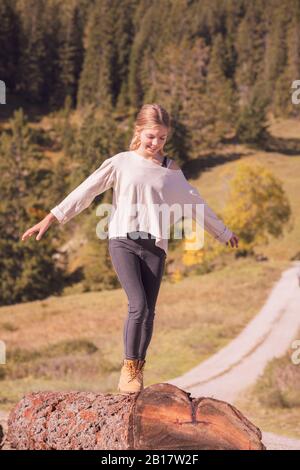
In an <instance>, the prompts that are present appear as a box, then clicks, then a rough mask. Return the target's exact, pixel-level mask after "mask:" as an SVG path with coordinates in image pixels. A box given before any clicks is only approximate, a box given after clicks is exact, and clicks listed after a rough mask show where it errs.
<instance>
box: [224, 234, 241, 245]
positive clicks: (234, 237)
mask: <svg viewBox="0 0 300 470" xmlns="http://www.w3.org/2000/svg"><path fill="white" fill-rule="evenodd" d="M229 242H230V245H231V246H232V247H234V246H236V247H238V244H239V237H238V236H237V235H236V234H235V233H234V232H232V237H231V238H230V239H229ZM229 242H226V245H228V243H229Z"/></svg>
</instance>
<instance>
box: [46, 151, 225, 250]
mask: <svg viewBox="0 0 300 470" xmlns="http://www.w3.org/2000/svg"><path fill="white" fill-rule="evenodd" d="M109 188H113V201H112V210H111V213H110V214H109V217H108V238H113V237H118V236H124V237H126V234H127V233H128V232H132V231H137V230H138V231H143V232H148V233H151V234H152V235H154V237H155V244H156V245H157V246H159V247H160V248H162V249H163V250H164V251H165V252H166V254H167V253H168V239H169V233H170V232H169V229H170V227H171V226H172V225H173V224H176V223H177V222H178V220H181V219H182V218H183V219H184V218H185V217H188V218H190V220H192V219H193V220H195V221H196V222H197V223H198V224H199V225H200V226H201V227H202V228H203V229H204V230H206V231H207V232H208V233H209V234H210V235H212V236H213V237H214V238H215V239H217V240H218V241H219V242H221V243H226V242H227V241H229V239H230V238H231V236H232V232H231V231H230V230H229V228H228V227H226V226H225V225H224V223H223V222H222V220H220V219H219V218H218V217H217V215H216V214H215V213H214V211H213V210H212V209H211V208H210V207H209V206H208V205H207V203H206V202H205V200H204V199H203V198H202V197H201V195H200V193H199V191H198V190H197V189H196V188H195V187H193V186H192V185H191V184H190V183H189V182H188V181H187V179H186V178H185V176H184V174H183V172H182V170H180V169H179V170H173V169H171V168H168V167H164V166H161V165H159V164H158V163H155V162H154V161H152V160H149V159H147V158H145V157H142V156H141V155H139V154H138V153H137V152H135V151H125V152H121V153H118V154H116V155H114V156H113V157H110V158H107V159H106V160H104V162H103V163H102V164H101V165H100V167H99V168H97V169H96V170H95V171H94V172H93V173H92V174H91V175H90V176H89V177H88V178H86V179H85V180H84V181H83V182H82V183H81V184H80V185H79V186H77V188H75V189H74V190H73V191H72V192H71V193H70V194H69V195H68V196H67V197H66V198H65V199H63V200H62V201H61V202H60V203H59V204H58V205H57V206H55V207H54V208H53V209H51V213H52V214H53V215H54V216H55V217H56V218H57V220H58V221H59V223H61V224H65V223H67V222H68V221H69V220H70V219H71V218H72V217H74V216H75V215H77V214H79V213H80V212H81V211H83V210H84V209H85V208H87V207H88V206H89V205H90V204H91V202H92V201H93V200H94V198H95V197H96V196H97V195H99V194H101V193H103V192H104V191H106V190H107V189H109ZM197 205H202V206H200V207H201V208H202V211H201V210H200V211H199V210H198V209H196V206H197ZM174 207H176V208H178V207H179V208H180V209H181V211H180V210H179V211H176V210H174V211H173V210H169V209H170V208H171V209H172V208H174ZM187 207H188V211H186V210H185V209H186V208H187ZM163 210H166V211H165V212H164V214H165V215H166V214H167V213H168V214H169V217H163V216H162V211H163ZM189 211H190V212H189ZM163 220H164V222H163Z"/></svg>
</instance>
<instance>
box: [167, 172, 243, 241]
mask: <svg viewBox="0 0 300 470" xmlns="http://www.w3.org/2000/svg"><path fill="white" fill-rule="evenodd" d="M177 168H179V167H177ZM181 176H182V178H181V183H182V185H181V186H180V189H181V191H180V201H181V203H182V204H191V206H190V208H191V217H192V218H193V219H194V220H195V221H196V222H197V223H198V224H199V225H200V226H201V227H203V229H204V230H206V231H207V232H208V233H209V234H210V235H212V236H213V237H214V238H215V239H216V240H218V241H219V242H220V243H223V244H226V245H228V243H229V242H230V244H231V246H236V247H237V246H238V237H237V235H236V234H235V233H234V232H232V231H231V230H230V229H229V228H228V227H227V226H226V225H225V224H224V222H223V221H222V220H221V219H220V218H219V217H218V216H217V215H216V213H215V212H214V211H213V210H212V208H211V207H210V206H209V205H208V204H207V202H206V201H205V200H204V199H203V197H202V196H201V195H200V193H199V191H198V189H197V188H195V187H194V186H192V185H191V184H190V183H189V182H188V180H187V179H186V178H185V176H184V174H183V173H182V175H181ZM176 192H177V191H176ZM196 204H202V205H203V217H202V212H201V211H199V212H198V211H197V210H196Z"/></svg>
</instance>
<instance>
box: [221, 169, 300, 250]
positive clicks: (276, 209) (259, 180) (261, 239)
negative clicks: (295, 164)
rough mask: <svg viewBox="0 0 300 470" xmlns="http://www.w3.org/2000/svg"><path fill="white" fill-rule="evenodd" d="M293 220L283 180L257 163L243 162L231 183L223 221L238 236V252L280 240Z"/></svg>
mask: <svg viewBox="0 0 300 470" xmlns="http://www.w3.org/2000/svg"><path fill="white" fill-rule="evenodd" d="M290 218H291V207H290V203H289V200H288V197H287V195H286V193H285V191H284V189H283V185H282V182H281V181H280V179H278V178H277V177H275V175H274V174H273V173H272V172H271V171H270V170H269V169H267V168H266V167H264V166H263V165H261V164H258V163H251V164H249V163H245V162H240V163H238V164H237V166H236V173H235V176H234V177H233V178H232V180H231V182H230V191H229V197H228V204H227V205H226V207H225V209H224V212H223V220H224V222H225V223H226V225H228V226H229V227H230V229H231V230H233V231H234V232H235V233H236V234H237V235H238V237H239V251H245V252H252V251H253V249H254V247H255V246H257V245H260V244H267V243H269V239H270V237H275V238H279V237H280V236H282V234H283V228H284V227H285V226H286V225H287V223H288V222H289V221H290Z"/></svg>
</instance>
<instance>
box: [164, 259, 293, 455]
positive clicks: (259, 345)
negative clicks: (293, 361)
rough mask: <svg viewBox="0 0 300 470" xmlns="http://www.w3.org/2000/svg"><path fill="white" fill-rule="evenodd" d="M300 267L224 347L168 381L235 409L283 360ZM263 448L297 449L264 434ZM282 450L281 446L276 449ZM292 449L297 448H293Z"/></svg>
mask: <svg viewBox="0 0 300 470" xmlns="http://www.w3.org/2000/svg"><path fill="white" fill-rule="evenodd" d="M299 266H300V263H299V262H294V263H293V265H292V267H291V268H289V269H288V270H286V271H284V272H283V274H282V276H281V278H280V280H279V281H278V282H277V283H276V284H275V286H274V288H273V289H272V291H271V293H270V296H269V298H268V300H267V302H266V303H265V305H264V306H263V308H262V309H261V311H260V312H259V313H258V315H257V316H256V317H255V318H254V319H253V320H252V321H251V322H250V323H249V324H248V325H247V326H246V328H245V329H244V330H243V331H242V332H241V333H240V334H239V335H238V336H237V338H235V339H234V340H233V341H231V342H230V343H229V344H228V345H227V346H226V347H224V348H223V349H221V350H220V351H219V352H217V353H216V354H214V355H213V356H212V357H210V358H209V359H207V360H206V361H204V362H202V363H201V364H200V365H199V366H196V367H194V368H193V369H191V370H190V371H188V372H187V373H186V374H184V375H182V376H180V377H176V378H174V379H171V380H168V381H167V382H168V383H171V384H174V385H176V386H178V387H180V388H182V389H184V390H186V391H188V392H191V394H192V396H194V397H198V396H211V397H213V398H217V399H220V400H224V401H228V402H230V403H232V404H234V401H235V400H236V399H237V398H238V396H239V394H240V393H242V392H243V391H244V390H245V389H246V388H247V387H249V386H250V385H252V384H254V383H255V381H256V380H257V378H258V377H259V375H260V374H262V373H263V371H264V368H265V366H266V364H267V363H268V362H269V361H270V360H271V359H273V358H274V357H280V356H282V355H283V354H284V353H285V352H286V351H287V349H288V348H289V347H290V346H291V344H292V342H293V340H294V339H299V338H296V337H295V335H296V334H297V331H298V329H299V328H300V314H299V313H300V287H299V284H298V279H297V271H298V269H299ZM263 441H264V443H265V445H266V446H267V448H270V449H271V448H276V449H280V448H288V449H300V440H296V439H288V438H286V437H282V436H276V435H275V434H272V433H263ZM281 446H284V447H281ZM294 446H296V447H294Z"/></svg>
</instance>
